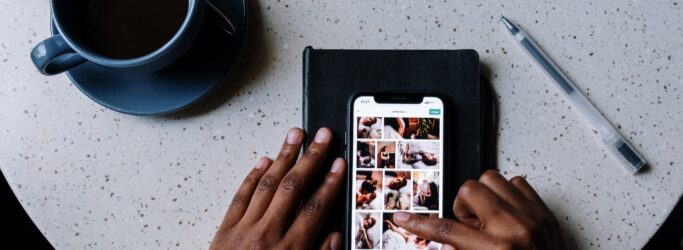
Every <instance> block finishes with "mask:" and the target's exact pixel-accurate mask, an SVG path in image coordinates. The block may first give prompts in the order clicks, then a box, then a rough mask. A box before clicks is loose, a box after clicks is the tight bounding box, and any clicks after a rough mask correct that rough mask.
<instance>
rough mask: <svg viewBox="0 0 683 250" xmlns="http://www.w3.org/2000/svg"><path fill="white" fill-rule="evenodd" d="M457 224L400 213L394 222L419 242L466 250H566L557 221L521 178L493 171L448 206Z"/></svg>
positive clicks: (466, 187) (462, 189) (464, 189)
mask: <svg viewBox="0 0 683 250" xmlns="http://www.w3.org/2000/svg"><path fill="white" fill-rule="evenodd" d="M453 213H454V214H455V217H456V218H457V221H455V220H450V219H439V218H431V217H425V216H420V215H415V214H409V213H403V212H399V213H396V214H394V217H393V218H394V222H395V223H396V224H397V225H398V226H400V227H402V228H404V229H406V230H408V231H410V232H412V233H414V234H416V235H418V236H420V237H424V238H426V239H429V240H433V241H436V242H441V243H444V244H447V247H448V246H451V247H455V248H457V249H460V250H467V249H566V246H565V242H564V239H563V237H562V234H561V232H560V230H559V225H558V223H557V220H556V219H555V217H554V216H553V215H552V213H551V212H550V210H549V209H548V207H547V206H546V205H545V204H544V203H543V201H542V200H541V198H540V197H539V196H538V194H537V193H536V191H534V189H533V188H532V187H531V186H530V185H529V183H527V182H526V180H525V179H524V178H522V177H519V176H517V177H514V178H512V179H511V180H510V181H509V182H508V181H507V180H506V179H505V178H504V177H503V176H502V175H500V174H499V173H498V172H496V171H492V170H489V171H486V173H484V174H483V175H482V176H481V178H479V181H478V182H477V181H473V180H470V181H467V182H465V183H464V184H463V185H462V187H460V190H459V191H458V195H457V196H456V198H455V202H454V204H453Z"/></svg>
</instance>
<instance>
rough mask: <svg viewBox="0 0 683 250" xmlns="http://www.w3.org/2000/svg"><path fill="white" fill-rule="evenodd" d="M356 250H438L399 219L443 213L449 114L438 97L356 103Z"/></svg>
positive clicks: (370, 99)
mask: <svg viewBox="0 0 683 250" xmlns="http://www.w3.org/2000/svg"><path fill="white" fill-rule="evenodd" d="M351 112H353V116H352V117H353V118H352V120H353V127H352V128H353V131H352V133H353V135H352V140H351V141H352V143H351V145H350V148H351V150H352V151H351V152H352V153H353V154H352V155H351V156H352V157H351V158H352V171H353V172H352V175H351V176H352V178H355V179H354V180H352V181H353V183H352V185H353V186H352V188H353V189H354V191H355V192H350V195H352V196H353V197H351V206H352V209H351V211H352V216H351V220H352V223H351V234H352V237H351V238H350V240H351V241H353V242H351V244H350V245H351V248H352V249H438V248H440V247H441V244H440V243H437V242H430V241H427V240H425V239H423V238H420V237H417V236H416V235H413V234H411V233H409V232H407V231H406V230H404V229H403V228H400V227H398V226H397V225H396V223H394V222H393V219H392V216H393V213H395V212H397V211H404V212H410V213H416V214H423V215H428V216H435V217H442V210H443V204H442V203H443V191H442V190H441V189H442V183H443V169H444V164H443V159H444V155H443V144H444V143H443V131H444V128H443V112H444V105H443V102H442V100H441V99H439V98H437V97H427V96H426V97H424V98H423V100H422V102H421V103H412V104H404V103H377V102H376V101H375V98H374V97H373V96H360V97H357V98H356V99H355V100H354V103H353V110H352V111H351Z"/></svg>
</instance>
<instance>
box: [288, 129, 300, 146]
mask: <svg viewBox="0 0 683 250" xmlns="http://www.w3.org/2000/svg"><path fill="white" fill-rule="evenodd" d="M300 139H301V133H299V131H297V129H294V128H293V129H290V130H289V132H288V133H287V144H297V143H299V140H300Z"/></svg>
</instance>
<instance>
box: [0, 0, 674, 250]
mask: <svg viewBox="0 0 683 250" xmlns="http://www.w3.org/2000/svg"><path fill="white" fill-rule="evenodd" d="M0 8H2V13H3V14H2V15H0V34H2V35H1V36H0V82H1V84H0V167H2V172H3V173H4V174H5V175H6V176H7V179H8V181H9V182H10V184H11V186H12V188H13V190H14V192H15V193H16V194H17V196H18V198H19V200H20V201H21V203H22V205H23V206H24V208H26V210H27V212H28V213H29V215H30V216H31V217H32V218H33V220H34V221H35V223H36V224H37V226H38V227H39V228H40V230H41V231H42V232H43V233H44V234H45V236H46V237H47V239H48V240H49V241H50V242H51V243H52V244H53V245H54V246H55V247H57V248H58V249H83V248H99V249H118V248H133V249H149V248H181V249H202V248H206V247H208V244H209V241H210V240H211V238H212V235H213V233H214V230H215V229H216V228H217V226H218V224H219V222H220V219H221V218H222V216H223V214H224V211H225V209H226V207H227V203H228V201H229V200H230V199H231V198H232V193H233V191H235V190H236V188H237V187H238V184H239V182H240V181H241V179H242V177H243V176H244V175H245V174H246V173H247V171H248V170H249V168H250V166H251V164H252V163H253V162H254V161H255V159H257V157H258V156H260V155H271V156H272V155H274V154H275V150H276V149H277V145H279V140H280V138H281V137H282V135H283V134H284V132H285V131H286V129H287V128H289V127H292V126H299V125H300V122H301V108H300V107H301V99H302V98H301V91H300V90H301V87H300V86H301V52H302V50H303V48H304V47H305V46H307V45H313V46H315V47H319V48H358V49H365V48H366V49H377V48H384V49H457V48H473V49H476V50H477V51H478V52H479V53H480V56H481V61H482V64H483V67H484V70H483V71H484V73H485V77H487V78H488V79H490V81H491V84H493V86H494V88H495V90H496V92H497V93H496V94H497V97H498V102H499V113H500V117H499V120H500V122H499V126H498V127H499V131H498V133H499V138H498V151H499V152H498V163H499V165H500V169H501V171H502V172H503V173H504V174H505V175H506V176H508V177H511V176H513V175H526V176H527V177H528V179H529V180H530V182H531V183H532V184H533V185H534V186H535V187H536V188H537V189H538V190H539V192H540V194H541V196H542V197H543V199H544V200H545V201H546V202H547V204H548V205H549V206H550V207H551V208H552V209H553V210H554V212H555V214H556V216H557V217H558V219H559V221H560V223H561V224H562V226H563V227H564V229H565V231H566V233H567V235H568V236H569V238H570V239H571V241H572V243H573V244H575V246H577V247H580V248H605V249H631V248H640V247H641V246H643V245H644V244H645V243H646V242H647V241H648V239H649V238H650V237H651V236H652V235H653V234H654V232H655V231H656V230H657V228H658V227H659V226H660V225H661V223H662V222H663V221H664V220H665V218H666V217H667V215H668V214H669V212H670V211H671V209H672V208H673V206H674V205H675V204H676V202H677V201H678V199H679V198H680V197H681V194H682V193H683V170H681V166H682V165H683V156H682V154H681V152H682V150H683V133H682V131H681V124H683V114H682V113H683V101H682V100H681V94H682V93H683V89H682V88H683V79H682V77H683V2H682V1H680V0H675V1H598V2H594V3H588V2H587V1H578V2H577V1H555V2H548V1H523V2H521V1H520V2H509V1H487V2H486V3H475V2H473V1H410V0H391V1H297V0H292V1H284V0H283V1H279V0H277V1H276V0H272V1H266V0H260V1H251V8H252V10H251V14H252V23H251V27H250V34H249V37H248V40H247V43H248V45H247V48H246V49H245V50H244V52H243V54H242V56H241V59H240V61H239V62H238V63H239V66H238V67H236V68H234V69H233V71H232V72H231V73H230V75H229V76H228V77H227V79H226V83H227V84H226V85H225V87H223V88H221V89H219V92H218V93H217V94H214V95H213V96H211V97H210V98H209V99H208V100H206V101H205V102H203V103H202V104H200V105H199V106H196V107H193V108H191V109H190V110H187V111H184V112H181V113H180V114H176V115H171V116H165V117H157V118H148V117H134V116H128V115H122V114H119V113H116V112H113V111H110V110H107V109H104V108H102V107H100V106H98V105H97V104H95V103H94V102H93V101H91V100H89V99H88V98H87V97H85V96H84V95H83V94H81V93H80V92H79V91H78V90H77V89H76V88H75V87H74V86H73V85H71V84H70V82H69V80H68V79H67V77H66V76H65V75H59V76H54V77H46V76H42V75H40V74H38V72H37V71H36V70H35V69H34V68H33V66H32V64H31V62H30V60H29V57H28V52H29V51H30V49H31V47H32V46H33V45H34V44H35V43H37V42H39V40H41V39H43V38H46V37H47V36H48V34H49V27H48V17H49V2H48V1H47V0H37V1H9V0H1V1H0ZM501 14H505V15H506V16H508V17H510V18H511V19H512V20H513V21H516V22H518V23H520V24H521V25H522V26H523V27H525V28H526V29H527V30H528V31H529V33H530V34H531V35H532V36H534V37H535V38H536V40H537V41H538V43H539V44H540V45H541V46H542V47H543V48H544V49H545V50H546V51H547V52H548V53H549V54H550V55H551V57H553V58H554V59H555V61H556V62H557V63H558V64H559V65H560V66H561V67H562V68H563V69H564V70H566V71H567V72H569V76H570V77H571V78H572V79H574V80H575V82H576V83H577V85H578V86H579V87H580V88H581V89H582V90H583V91H584V92H585V93H587V94H588V96H589V98H590V99H591V100H593V102H594V103H595V104H596V106H597V107H598V108H599V109H600V110H601V111H602V112H603V113H604V114H605V115H606V117H607V118H608V119H609V120H611V121H612V122H613V123H614V124H616V125H618V127H619V130H620V131H621V132H622V133H623V134H624V135H626V136H627V137H628V138H629V139H630V140H631V142H633V144H634V145H635V146H636V147H637V148H638V149H639V150H640V152H641V153H642V154H643V155H644V157H646V158H647V159H648V160H649V162H650V164H651V168H650V169H649V171H647V172H645V173H643V174H640V175H637V176H630V175H628V174H626V172H625V171H623V170H622V169H620V167H619V166H616V165H615V162H614V161H613V160H612V159H611V157H610V156H608V155H607V152H606V151H605V150H603V149H602V148H601V147H600V146H599V145H598V144H597V143H595V141H594V139H593V136H592V135H591V133H590V129H588V128H587V127H586V126H584V125H583V123H582V122H583V121H582V120H581V118H579V117H578V116H577V115H576V114H575V113H574V112H573V111H572V110H571V109H570V108H569V104H568V103H567V102H565V100H564V99H563V97H562V96H561V95H559V93H558V92H557V91H556V89H555V88H554V87H553V86H551V85H549V84H548V81H547V80H546V78H545V77H544V76H543V75H542V73H541V72H540V71H539V70H537V69H536V68H535V67H534V66H533V65H532V62H531V61H530V60H528V59H527V57H526V55H524V54H523V52H522V51H521V50H520V49H518V48H517V47H516V45H515V44H514V43H512V42H511V41H510V40H508V37H507V35H506V34H505V33H503V32H501V28H500V26H499V25H498V24H497V21H498V19H499V16H500V15H501ZM340 115H343V114H340ZM274 138H275V139H274Z"/></svg>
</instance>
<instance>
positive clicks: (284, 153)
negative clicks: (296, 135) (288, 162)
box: [277, 146, 294, 159]
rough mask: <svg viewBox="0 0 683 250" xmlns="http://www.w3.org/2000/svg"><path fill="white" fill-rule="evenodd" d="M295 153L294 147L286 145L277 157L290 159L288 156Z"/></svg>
mask: <svg viewBox="0 0 683 250" xmlns="http://www.w3.org/2000/svg"><path fill="white" fill-rule="evenodd" d="M293 154H294V151H293V150H292V149H290V148H289V146H285V148H283V149H282V150H280V153H279V154H278V155H277V158H279V159H288V158H291V157H292V155H293Z"/></svg>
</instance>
